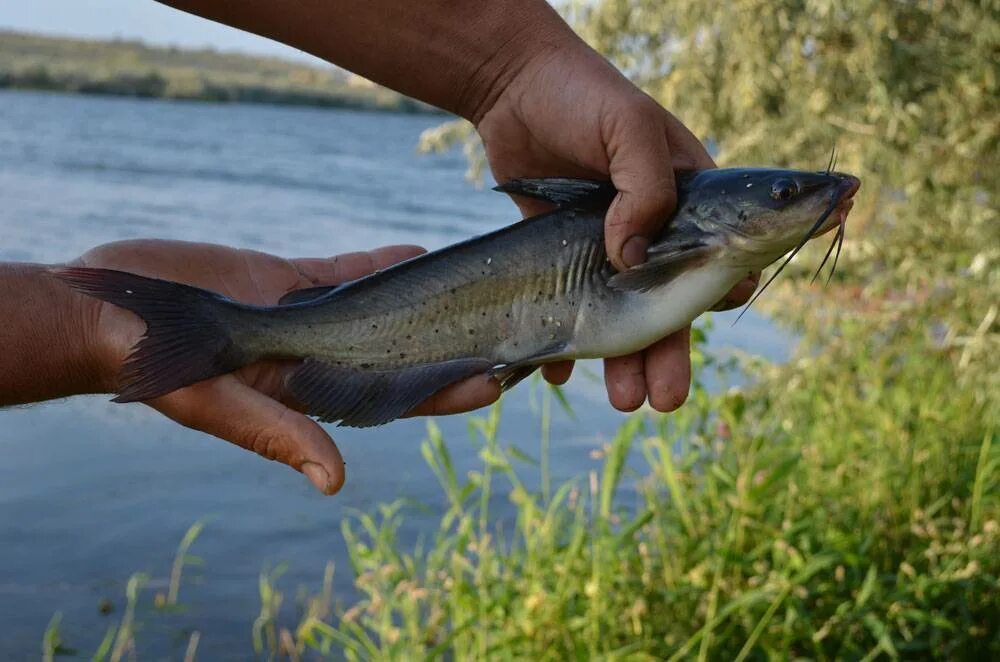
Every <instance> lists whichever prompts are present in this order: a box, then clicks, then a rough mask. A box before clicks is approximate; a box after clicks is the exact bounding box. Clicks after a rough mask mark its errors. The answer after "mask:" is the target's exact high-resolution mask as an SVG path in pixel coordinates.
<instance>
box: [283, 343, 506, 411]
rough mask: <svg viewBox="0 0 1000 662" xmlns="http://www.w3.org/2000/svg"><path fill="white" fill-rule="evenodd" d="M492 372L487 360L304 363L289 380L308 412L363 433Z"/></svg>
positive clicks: (491, 365)
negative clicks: (370, 366)
mask: <svg viewBox="0 0 1000 662" xmlns="http://www.w3.org/2000/svg"><path fill="white" fill-rule="evenodd" d="M491 367H493V362H492V361H490V360H489V359H484V358H466V359H453V360H451V361H443V362H441V363H431V364H427V365H418V366H408V367H404V368H398V369H396V370H362V369H359V368H354V367H350V366H343V365H334V364H331V363H326V362H324V361H319V360H317V359H306V361H305V362H303V364H302V365H301V366H300V367H299V368H298V369H297V370H296V371H295V372H294V373H292V375H291V376H290V377H289V379H288V386H289V389H290V390H291V392H292V395H294V396H295V398H297V399H298V400H299V401H300V402H302V404H304V405H305V408H306V413H308V414H310V415H312V416H317V417H318V418H319V419H320V420H322V421H325V422H328V423H334V422H339V423H340V424H341V425H346V426H348V427H356V428H365V427H372V426H375V425H382V424H384V423H388V422H389V421H392V420H395V419H397V418H399V417H400V416H402V415H403V414H405V413H406V412H408V411H410V410H411V409H413V408H414V407H415V406H417V405H418V404H419V403H421V402H423V401H424V400H426V399H427V398H429V397H430V396H432V395H434V394H435V393H437V392H438V391H440V390H441V389H442V388H444V387H445V386H448V385H449V384H453V383H455V382H457V381H459V380H461V379H465V378H466V377H471V376H473V375H476V374H481V373H485V372H487V371H488V370H489V369H490V368H491Z"/></svg>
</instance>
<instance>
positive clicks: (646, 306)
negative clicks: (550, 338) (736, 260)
mask: <svg viewBox="0 0 1000 662" xmlns="http://www.w3.org/2000/svg"><path fill="white" fill-rule="evenodd" d="M743 276H745V271H743V270H734V269H732V268H729V267H724V266H720V265H719V264H717V263H716V264H711V265H705V266H704V267H702V268H700V269H695V270H692V271H689V272H687V273H685V274H683V275H681V276H678V277H677V278H675V279H674V280H673V281H671V282H670V283H668V284H666V285H664V286H662V287H658V288H654V289H652V290H650V291H648V292H622V293H621V294H620V296H619V297H616V300H615V301H614V302H613V303H612V304H611V305H610V306H608V305H604V306H596V305H595V306H594V307H593V308H589V309H588V308H587V307H586V306H582V307H581V310H580V313H579V316H578V317H577V321H576V328H575V332H574V335H573V341H572V344H571V347H570V348H568V349H569V351H568V352H567V353H568V354H571V355H573V356H575V357H578V358H599V357H607V356H622V355H625V354H631V353H632V352H636V351H639V350H641V349H644V348H646V347H648V346H650V345H652V344H653V343H654V342H656V341H657V340H660V339H661V338H663V337H665V336H667V335H670V334H671V333H673V332H674V331H677V330H678V329H682V328H684V327H685V326H687V325H688V324H690V323H691V322H692V321H693V320H694V319H695V318H697V317H698V316H699V315H701V314H702V313H703V312H705V311H706V310H708V309H709V308H711V307H712V306H714V305H715V304H716V303H718V302H719V301H720V300H721V299H722V297H724V296H725V295H726V293H727V292H729V290H730V289H732V287H733V286H734V285H735V284H736V283H738V282H739V281H740V279H741V278H742V277H743Z"/></svg>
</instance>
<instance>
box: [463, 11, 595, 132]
mask: <svg viewBox="0 0 1000 662" xmlns="http://www.w3.org/2000/svg"><path fill="white" fill-rule="evenodd" d="M493 6H494V7H495V9H494V14H496V16H495V17H494V19H493V21H492V22H493V23H494V25H493V26H490V25H489V23H490V22H491V21H490V17H484V18H483V21H484V23H486V25H482V26H479V29H478V32H479V33H482V34H493V35H494V37H495V38H494V39H492V40H491V43H492V44H493V46H492V48H490V49H488V50H484V52H482V53H480V54H479V56H480V57H479V58H478V59H473V60H472V63H473V66H471V67H470V70H469V72H468V73H467V74H466V75H465V78H464V80H463V81H462V84H461V85H460V86H459V90H460V94H459V95H458V98H457V100H456V101H455V103H454V110H455V112H457V113H458V114H459V115H460V116H462V117H464V118H465V119H467V120H469V121H470V122H471V123H472V124H473V125H475V126H478V125H479V122H480V121H481V120H482V118H483V117H484V116H485V115H486V114H487V113H488V112H489V111H490V109H491V108H492V107H493V106H494V105H495V104H496V102H497V100H499V99H500V97H501V96H502V95H503V94H504V93H505V91H507V90H509V89H511V88H512V87H515V86H517V85H518V83H519V81H527V80H528V79H530V78H531V77H532V76H533V75H534V72H537V71H538V70H539V69H540V68H541V67H542V66H544V64H545V62H546V61H548V60H550V59H551V58H552V57H554V56H555V54H556V53H558V52H560V51H569V50H584V51H585V50H590V48H589V46H587V45H586V44H585V43H584V42H583V41H582V40H581V39H580V38H579V37H578V36H577V35H576V34H575V33H574V32H573V31H572V30H571V29H570V27H569V26H568V25H567V24H566V23H565V21H563V20H562V18H561V17H560V16H559V14H558V13H556V11H555V10H554V9H553V8H552V7H551V6H549V5H548V3H544V2H543V3H535V2H529V3H515V6H514V7H509V6H505V3H493Z"/></svg>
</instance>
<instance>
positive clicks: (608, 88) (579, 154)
mask: <svg viewBox="0 0 1000 662" xmlns="http://www.w3.org/2000/svg"><path fill="white" fill-rule="evenodd" d="M495 98H496V101H495V102H494V103H493V104H492V106H491V107H489V108H488V109H487V110H485V112H483V113H482V114H481V116H480V117H473V121H474V122H475V123H476V128H477V129H478V131H479V134H480V136H481V137H482V139H483V144H484V146H485V148H486V156H487V159H488V161H489V164H490V167H491V169H492V170H493V175H494V177H495V178H496V180H497V181H498V182H505V181H507V180H508V179H511V178H513V177H544V176H562V177H589V178H605V177H608V176H610V178H611V181H612V182H613V183H614V185H615V186H616V187H617V189H618V191H619V193H618V196H617V197H616V198H615V200H614V202H613V203H612V205H611V208H610V209H609V210H608V215H607V219H606V221H605V240H606V243H607V253H608V256H609V259H610V260H611V262H612V264H613V265H614V266H615V267H616V268H617V269H625V268H627V267H630V266H633V265H636V264H639V263H641V262H644V261H645V259H646V248H647V247H648V246H649V243H650V240H651V239H653V238H655V237H656V236H657V234H658V233H659V231H660V229H661V228H662V226H663V224H664V222H665V221H666V220H667V219H668V218H669V217H670V215H671V214H672V213H673V210H674V207H675V205H676V201H677V196H676V189H675V186H674V174H673V171H674V169H678V170H690V169H702V168H712V167H715V164H714V163H713V161H712V159H711V158H710V157H709V156H708V154H707V153H706V152H705V149H704V147H702V145H701V143H700V142H698V140H697V138H695V137H694V136H693V135H692V134H691V132H690V131H688V130H687V128H685V126H684V125H683V124H681V122H680V121H679V120H678V119H677V118H676V117H674V116H673V115H671V114H670V113H669V112H667V111H666V110H665V109H664V108H662V107H661V106H660V105H659V104H657V103H656V102H655V101H653V99H651V98H650V97H648V96H647V95H645V94H644V93H643V92H642V91H640V90H639V89H638V88H636V87H635V86H634V85H632V84H631V83H630V82H629V81H628V80H626V79H625V78H624V77H623V76H622V75H621V74H620V73H619V72H618V71H616V70H615V69H614V68H613V67H612V66H611V65H610V64H609V63H608V62H607V61H606V60H605V59H604V58H602V57H601V56H599V55H598V54H597V53H595V52H594V51H592V50H590V49H589V48H588V47H586V46H585V45H583V43H582V42H579V41H578V40H575V38H574V39H570V40H568V41H566V42H565V43H562V45H559V46H552V45H551V44H549V45H548V48H546V49H544V51H543V52H542V53H541V54H540V55H538V56H537V57H535V58H533V59H531V60H529V61H528V62H527V64H525V65H524V66H523V67H522V68H521V69H520V70H519V72H518V73H517V74H516V75H514V76H513V78H512V79H511V80H510V82H509V83H508V84H507V86H506V87H505V88H503V89H502V90H501V91H500V92H499V94H497V95H495ZM515 202H517V204H518V206H519V207H520V209H521V211H522V213H523V214H525V215H526V216H527V215H532V214H537V213H539V212H541V211H544V210H545V209H546V205H545V203H540V202H538V201H535V200H529V199H517V200H515ZM756 286H757V276H755V277H752V278H748V279H746V280H744V281H742V282H740V283H739V284H737V285H736V287H734V288H733V290H732V291H731V292H730V293H729V294H728V295H727V296H726V297H725V298H724V299H723V301H722V302H720V304H719V306H717V307H716V308H717V309H726V308H733V307H736V306H739V305H741V304H742V303H744V302H745V301H747V299H749V298H750V295H751V294H753V291H754V289H755V288H756ZM720 306H721V307H720ZM689 350H690V328H685V329H683V330H681V331H678V332H676V333H674V334H672V335H670V336H668V337H666V338H664V339H663V340H661V341H659V342H657V343H655V344H654V345H652V346H651V347H649V348H647V349H646V350H645V351H643V352H638V353H635V354H631V355H629V356H623V357H619V358H614V359H607V360H605V362H604V376H605V382H606V385H607V389H608V398H609V399H610V401H611V403H612V404H613V405H614V406H615V407H616V408H618V409H620V410H623V411H633V410H635V409H637V408H638V407H639V406H640V405H642V403H643V402H644V401H645V400H646V398H647V396H648V398H649V403H650V405H652V406H653V408H654V409H657V410H658V411H673V410H674V409H676V408H677V407H679V406H680V405H681V404H682V403H683V402H684V400H685V399H686V398H687V394H688V390H689V388H690V382H691V360H690V354H689ZM572 368H573V364H572V362H569V361H567V362H562V363H553V364H550V365H547V366H545V367H544V368H543V374H544V375H545V378H546V379H547V380H548V381H550V382H552V383H555V384H562V383H564V382H565V381H566V380H567V379H568V378H569V375H570V372H571V370H572Z"/></svg>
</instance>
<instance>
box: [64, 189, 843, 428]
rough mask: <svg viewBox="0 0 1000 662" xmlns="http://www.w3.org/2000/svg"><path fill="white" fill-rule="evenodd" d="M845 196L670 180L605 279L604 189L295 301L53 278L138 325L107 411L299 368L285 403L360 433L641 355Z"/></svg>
mask: <svg viewBox="0 0 1000 662" xmlns="http://www.w3.org/2000/svg"><path fill="white" fill-rule="evenodd" d="M857 186H858V183H857V180H856V179H854V178H853V177H850V176H849V175H840V174H838V173H804V172H798V171H785V170H773V169H730V170H710V171H702V172H699V173H690V174H686V175H684V176H681V177H679V178H678V192H679V202H678V210H677V212H676V214H675V215H674V217H673V219H672V220H671V221H670V223H668V224H667V226H666V229H665V230H664V232H663V234H662V235H661V236H660V237H659V238H658V239H657V240H656V241H655V242H653V243H652V245H651V247H650V251H649V259H648V261H647V262H646V263H645V264H643V265H640V266H638V267H634V268H632V269H629V270H627V271H624V272H620V273H619V272H616V271H615V270H614V269H613V268H612V266H611V265H610V263H609V262H608V259H607V255H606V253H605V249H604V234H603V227H604V217H605V214H606V212H607V209H608V205H609V204H610V202H611V200H612V198H613V196H614V193H615V192H614V189H613V188H611V187H610V185H609V184H606V183H601V182H590V181H586V180H569V179H540V180H514V181H513V182H510V183H508V184H506V185H504V186H502V187H499V188H500V189H501V190H504V191H506V192H510V193H514V194H519V195H527V196H531V197H536V198H541V199H545V200H548V201H550V202H553V203H554V204H556V205H557V206H556V208H555V209H554V210H553V211H551V212H548V213H545V214H541V215H539V216H535V217H532V218H529V219H526V220H523V221H520V222H518V223H515V224H513V225H511V226H508V227H506V228H502V229H500V230H497V231H495V232H491V233H489V234H486V235H483V236H480V237H476V238H473V239H470V240H468V241H464V242H461V243H458V244H455V245H452V246H449V247H446V248H444V249H441V250H439V251H435V252H432V253H427V254H425V255H422V256H419V257H416V258H413V259H411V260H408V261H406V262H403V263H400V264H398V265H395V266H393V267H390V268H388V269H385V270H383V271H380V272H377V273H375V274H372V275H371V276H368V277H366V278H362V279H359V280H357V281H352V282H350V283H347V284H344V285H341V286H337V287H331V288H313V289H311V290H309V291H308V292H305V293H304V294H296V293H293V294H292V296H290V297H289V298H287V300H283V302H282V304H280V305H278V306H269V307H268V306H263V307H262V306H250V305H246V304H241V303H238V302H235V301H232V300H229V299H227V298H225V297H222V296H221V295H218V294H214V293H210V292H206V291H204V290H199V289H197V288H192V287H189V286H185V285H180V284H177V283H170V282H167V281H159V280H156V279H148V278H143V277H140V276H136V275H133V274H126V273H123V272H114V271H108V270H99V269H82V268H70V269H63V270H60V271H59V272H58V273H57V275H58V276H59V277H60V278H62V279H63V280H65V281H67V282H69V283H70V284H71V285H73V286H74V287H76V288H77V289H79V290H81V291H83V292H85V293H87V294H90V295H92V296H96V297H98V298H101V299H103V300H105V301H109V302H111V303H113V304H115V305H118V306H122V307H124V308H127V309H129V310H132V311H134V312H136V313H137V314H138V315H139V316H140V317H142V318H143V319H144V320H145V321H146V323H147V334H146V336H145V337H144V339H143V340H142V341H140V343H139V344H138V345H137V347H136V349H135V351H134V352H133V354H132V355H131V356H130V358H129V359H128V360H127V361H126V363H125V365H124V367H123V372H122V376H121V380H120V381H121V391H120V394H119V397H118V400H119V401H132V400H145V399H149V398H153V397H157V396H159V395H163V394H165V393H168V392H170V391H172V390H175V389H176V388H180V387H182V386H185V385H188V384H190V383H193V382H195V381H199V380H201V379H206V378H209V377H212V376H216V375H218V374H222V373H224V372H228V371H231V370H235V369H237V368H239V367H242V366H244V365H248V364H250V363H253V362H256V361H259V360H262V359H273V358H281V359H301V360H303V363H302V365H301V366H300V367H299V368H298V369H297V370H296V371H295V372H294V373H292V375H291V377H290V378H289V380H288V387H289V389H290V390H291V392H292V393H293V394H294V395H295V396H296V397H297V398H298V399H299V400H300V401H302V402H303V403H304V404H305V406H306V410H307V411H308V412H309V413H311V414H314V415H316V416H318V417H320V418H321V419H323V420H328V421H338V422H341V423H342V424H345V425H353V426H359V427H363V426H370V425H379V424H382V423H385V422H388V421H390V420H392V419H394V418H397V417H399V416H401V415H403V414H404V413H405V412H406V411H408V410H409V409H411V408H412V407H413V406H415V405H416V404H417V403H419V402H420V401H422V400H423V399H425V398H426V397H429V396H430V395H432V394H433V393H434V392H436V391H437V390H439V389H441V388H443V387H444V386H446V385H448V384H450V383H453V382H455V381H458V380H460V379H463V378H465V377H469V376H472V375H475V374H481V373H490V374H494V375H496V376H497V378H498V379H500V381H501V383H502V384H504V386H505V387H507V386H510V385H513V384H514V383H516V381H518V380H519V379H521V378H523V377H524V376H525V375H527V374H528V373H530V372H531V371H532V370H534V369H535V368H536V367H537V366H538V365H541V364H543V363H547V362H551V361H558V360H564V359H579V358H597V357H609V356H620V355H625V354H629V353H631V352H634V351H637V350H639V349H641V348H643V347H646V346H648V345H650V344H652V343H653V342H655V341H656V340H658V339H660V338H662V337H664V336H666V335H668V334H670V333H672V332H674V331H676V330H678V329H680V328H683V327H684V326H686V325H687V324H689V323H690V322H691V321H692V320H694V319H695V318H696V317H697V316H698V315H700V314H701V313H702V312H704V311H705V310H708V309H709V308H711V307H712V306H713V305H714V304H715V303H716V302H718V301H719V300H721V299H722V298H723V297H724V295H725V294H726V293H727V292H728V291H729V290H730V289H731V288H732V287H733V285H735V284H736V283H737V282H739V281H740V280H741V279H743V278H745V277H746V276H747V275H748V274H749V273H751V272H754V271H759V270H760V269H762V268H763V267H765V266H767V265H768V264H770V263H771V262H773V261H774V260H776V259H777V258H778V257H780V256H781V255H783V254H785V253H786V252H788V251H789V250H790V249H791V248H793V247H794V246H795V245H796V244H799V245H801V243H804V239H802V237H803V234H804V233H805V231H806V229H808V228H809V227H812V232H813V233H815V232H816V231H818V230H822V229H825V225H826V224H828V223H830V222H832V221H828V220H827V218H826V217H831V216H833V212H838V215H839V217H834V218H833V219H832V220H834V221H836V220H839V222H840V223H841V224H842V223H843V216H844V215H846V208H849V201H850V197H851V196H852V195H853V193H854V191H856V190H857ZM754 187H757V189H758V190H757V191H754V190H753V189H754ZM789 189H792V191H793V192H792V193H789ZM793 198H794V199H793ZM824 212H825V216H823V220H822V221H821V222H820V221H816V219H817V217H819V216H821V215H823V214H824Z"/></svg>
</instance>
